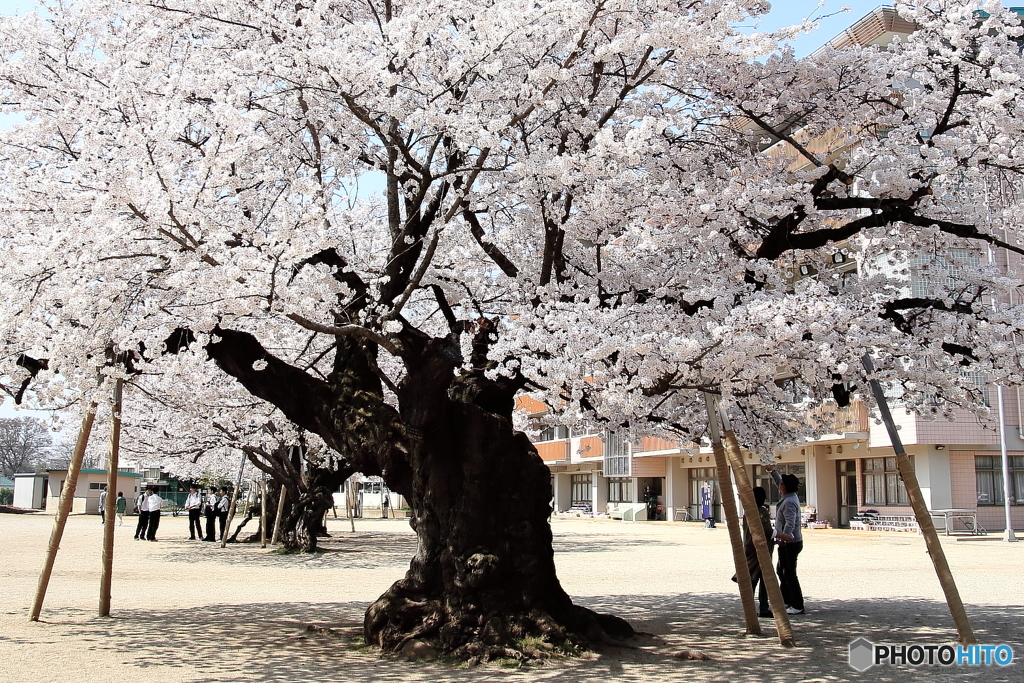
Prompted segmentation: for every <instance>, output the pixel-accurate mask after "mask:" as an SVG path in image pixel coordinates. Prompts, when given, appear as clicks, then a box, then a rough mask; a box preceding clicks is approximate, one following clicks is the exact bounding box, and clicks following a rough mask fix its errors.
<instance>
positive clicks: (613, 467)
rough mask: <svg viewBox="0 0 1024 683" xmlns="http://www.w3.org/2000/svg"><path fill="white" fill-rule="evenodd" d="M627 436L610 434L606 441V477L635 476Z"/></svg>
mask: <svg viewBox="0 0 1024 683" xmlns="http://www.w3.org/2000/svg"><path fill="white" fill-rule="evenodd" d="M631 465H632V462H631V461H630V457H629V442H628V441H627V440H626V435H625V434H622V433H621V432H620V433H616V432H608V434H607V436H605V439H604V476H606V477H628V476H629V475H631V474H633V472H632V468H631Z"/></svg>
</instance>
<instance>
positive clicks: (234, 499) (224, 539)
mask: <svg viewBox="0 0 1024 683" xmlns="http://www.w3.org/2000/svg"><path fill="white" fill-rule="evenodd" d="M246 458H247V456H246V454H245V453H244V452H243V453H242V464H241V465H239V466H238V479H237V480H236V481H235V490H234V491H232V492H231V503H230V504H229V505H228V522H227V524H225V525H224V533H222V534H221V535H220V547H221V548H225V547H227V545H228V531H229V530H230V529H231V522H233V521H235V505H236V504H237V503H238V490H239V489H240V488H242V472H243V471H244V470H245V461H246Z"/></svg>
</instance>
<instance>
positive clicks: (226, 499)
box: [217, 487, 231, 540]
mask: <svg viewBox="0 0 1024 683" xmlns="http://www.w3.org/2000/svg"><path fill="white" fill-rule="evenodd" d="M230 506H231V496H229V495H228V490H227V489H226V488H223V487H221V490H220V500H218V501H217V519H218V520H219V521H220V536H219V538H220V539H221V540H224V533H225V529H224V527H226V526H227V525H228V507H230Z"/></svg>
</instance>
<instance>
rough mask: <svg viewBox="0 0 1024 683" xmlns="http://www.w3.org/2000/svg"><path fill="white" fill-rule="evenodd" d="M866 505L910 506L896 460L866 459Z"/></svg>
mask: <svg viewBox="0 0 1024 683" xmlns="http://www.w3.org/2000/svg"><path fill="white" fill-rule="evenodd" d="M864 504H865V505H910V498H908V497H907V487H906V486H905V485H904V484H903V479H902V478H901V477H900V473H899V470H897V469H896V458H865V459H864Z"/></svg>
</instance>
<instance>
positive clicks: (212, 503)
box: [203, 489, 220, 542]
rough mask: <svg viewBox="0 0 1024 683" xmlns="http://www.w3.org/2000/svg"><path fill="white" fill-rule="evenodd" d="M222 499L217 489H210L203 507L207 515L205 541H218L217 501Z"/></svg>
mask: <svg viewBox="0 0 1024 683" xmlns="http://www.w3.org/2000/svg"><path fill="white" fill-rule="evenodd" d="M219 500H220V499H219V498H218V497H217V489H210V493H209V494H207V496H206V505H205V506H204V507H203V512H204V514H205V515H206V538H204V539H203V540H204V541H211V542H212V541H216V540H217V538H216V536H215V534H216V533H217V531H216V528H215V527H216V524H217V502H218V501H219Z"/></svg>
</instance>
